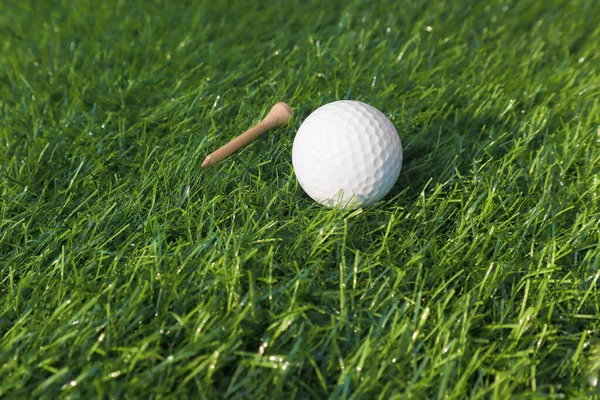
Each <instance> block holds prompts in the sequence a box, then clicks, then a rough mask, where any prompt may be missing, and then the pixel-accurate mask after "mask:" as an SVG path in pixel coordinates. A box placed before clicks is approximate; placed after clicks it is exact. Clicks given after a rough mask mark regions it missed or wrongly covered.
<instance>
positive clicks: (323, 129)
mask: <svg viewBox="0 0 600 400" xmlns="http://www.w3.org/2000/svg"><path fill="white" fill-rule="evenodd" d="M292 164H293V166H294V171H295V173H296V177H297V178H298V182H299V183H300V186H302V188H303V189H304V191H305V192H306V193H307V194H308V195H309V196H310V197H312V198H313V199H314V200H315V201H317V202H319V203H321V204H323V205H325V206H328V207H335V206H340V207H343V208H356V207H361V206H367V205H370V204H373V203H375V202H376V201H378V200H380V199H381V198H383V197H384V196H385V195H386V194H387V193H388V192H389V191H390V190H391V189H392V187H393V186H394V183H396V180H397V179H398V175H399V174H400V169H401V167H402V144H401V143H400V137H399V136H398V132H396V129H395V128H394V126H393V125H392V123H391V122H390V120H389V119H388V118H387V117H386V116H385V115H384V114H383V113H382V112H381V111H379V110H378V109H376V108H375V107H373V106H370V105H368V104H365V103H361V102H360V101H353V100H342V101H334V102H333V103H329V104H326V105H324V106H322V107H320V108H318V109H317V110H315V111H314V112H313V113H312V114H310V115H309V116H308V118H306V120H305V121H304V122H303V123H302V125H301V126H300V129H299V130H298V133H297V134H296V138H295V139H294V146H293V148H292Z"/></svg>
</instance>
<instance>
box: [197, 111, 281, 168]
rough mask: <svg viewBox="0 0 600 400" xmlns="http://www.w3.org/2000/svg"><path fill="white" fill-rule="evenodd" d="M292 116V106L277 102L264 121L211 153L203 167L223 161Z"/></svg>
mask: <svg viewBox="0 0 600 400" xmlns="http://www.w3.org/2000/svg"><path fill="white" fill-rule="evenodd" d="M291 116H292V109H291V108H290V106H288V105H287V104H286V103H283V102H282V103H277V104H275V105H274V106H273V107H272V108H271V111H269V113H268V114H267V116H266V117H265V118H264V119H263V120H262V121H260V122H259V123H258V124H256V125H254V126H253V127H252V128H250V129H248V130H247V131H246V132H244V133H242V134H241V135H239V136H238V137H236V138H235V139H233V140H231V141H230V142H229V143H227V144H226V145H224V146H223V147H220V148H219V149H218V150H217V151H215V152H213V153H210V154H209V155H208V156H207V157H206V158H205V159H204V161H203V162H202V167H208V166H211V165H215V164H217V163H219V162H221V161H223V160H224V159H226V158H227V157H229V156H230V155H231V154H233V153H234V152H235V151H236V150H238V149H240V148H242V147H244V146H245V145H247V144H248V143H250V142H251V141H253V140H254V139H256V138H257V137H259V136H260V135H261V134H263V133H265V132H266V131H268V130H269V129H273V128H277V127H279V126H282V125H285V124H286V123H287V122H288V121H289V120H290V117H291Z"/></svg>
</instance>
